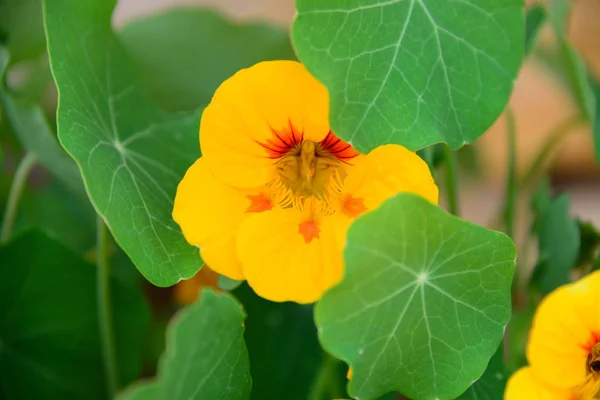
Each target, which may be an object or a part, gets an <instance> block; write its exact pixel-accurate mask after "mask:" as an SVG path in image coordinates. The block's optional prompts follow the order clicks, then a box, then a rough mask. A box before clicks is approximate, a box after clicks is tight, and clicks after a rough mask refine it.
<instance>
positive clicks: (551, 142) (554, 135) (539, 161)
mask: <svg viewBox="0 0 600 400" xmlns="http://www.w3.org/2000/svg"><path fill="white" fill-rule="evenodd" d="M583 121H584V119H583V117H582V116H581V115H580V114H577V115H574V116H571V117H569V118H567V119H566V120H565V121H563V122H562V123H560V124H559V125H558V126H557V127H556V128H554V129H553V130H552V132H551V133H550V135H549V137H548V139H547V140H546V141H545V142H544V143H543V144H542V148H541V150H540V151H539V152H538V154H537V156H536V157H535V158H534V160H533V162H532V163H531V166H530V167H529V168H528V169H527V172H526V173H525V175H524V177H523V179H522V181H521V186H522V187H529V186H532V185H534V184H535V183H536V181H537V179H538V178H539V176H540V175H541V173H542V170H543V167H544V165H545V164H546V161H547V159H548V157H549V155H550V153H552V150H554V149H555V147H556V146H557V145H558V144H559V143H560V142H561V141H562V140H563V139H564V138H565V137H566V136H567V135H568V134H569V133H570V132H571V130H572V129H573V128H574V127H576V126H577V125H579V124H580V123H581V122H583Z"/></svg>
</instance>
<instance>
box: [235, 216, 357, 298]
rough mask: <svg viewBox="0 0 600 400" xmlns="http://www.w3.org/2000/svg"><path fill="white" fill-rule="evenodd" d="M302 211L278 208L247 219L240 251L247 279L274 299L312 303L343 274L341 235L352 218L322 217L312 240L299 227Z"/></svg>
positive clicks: (240, 240)
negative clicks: (308, 239) (307, 238)
mask: <svg viewBox="0 0 600 400" xmlns="http://www.w3.org/2000/svg"><path fill="white" fill-rule="evenodd" d="M304 221H305V220H304V219H303V215H302V213H300V212H298V211H296V210H294V209H283V210H282V209H275V210H272V211H267V212H264V213H260V214H254V215H251V216H249V217H248V218H247V219H245V220H244V222H243V224H242V226H241V228H240V231H239V233H238V237H237V254H238V258H239V259H240V262H241V264H242V267H243V271H244V275H245V277H246V279H247V281H248V284H249V285H250V286H251V287H252V288H253V289H254V291H255V292H256V293H257V294H258V295H259V296H261V297H264V298H266V299H268V300H272V301H294V302H297V303H312V302H315V301H316V300H318V299H319V298H320V297H321V295H322V294H323V293H324V292H325V291H326V290H327V289H329V288H330V287H331V286H333V285H334V284H336V283H337V282H338V281H339V280H340V279H341V278H342V273H343V267H342V248H341V247H340V244H341V243H340V240H341V237H342V234H341V233H340V232H343V231H345V230H347V228H348V226H349V224H350V220H349V219H348V218H344V217H340V216H330V217H325V218H323V220H322V222H319V223H318V224H317V227H318V236H315V237H312V239H311V240H310V241H309V242H308V243H307V240H306V239H305V236H304V235H303V234H302V233H301V232H300V225H301V224H302V223H303V222H304Z"/></svg>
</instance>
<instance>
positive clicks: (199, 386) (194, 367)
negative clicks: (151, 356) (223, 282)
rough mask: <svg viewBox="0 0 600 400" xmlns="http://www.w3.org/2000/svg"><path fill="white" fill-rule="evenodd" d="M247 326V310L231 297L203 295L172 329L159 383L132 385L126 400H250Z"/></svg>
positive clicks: (185, 309)
mask: <svg viewBox="0 0 600 400" xmlns="http://www.w3.org/2000/svg"><path fill="white" fill-rule="evenodd" d="M243 324H244V312H243V310H242V307H241V306H240V305H239V304H238V303H237V302H236V301H235V300H234V299H233V298H232V297H231V296H230V295H228V294H219V295H217V294H215V293H214V292H213V291H212V290H209V289H206V290H203V291H202V293H201V295H200V300H199V301H197V302H196V303H194V304H192V305H191V306H188V307H186V308H184V309H183V310H182V311H180V313H179V314H178V315H176V316H175V318H174V319H173V320H172V321H171V323H170V324H169V327H168V328H167V348H166V352H165V354H164V355H163V356H162V357H161V360H160V362H159V366H158V377H157V378H156V379H155V380H153V381H148V382H144V383H141V384H136V385H133V386H132V387H131V388H130V390H128V391H126V392H125V393H123V394H122V396H121V399H123V400H125V399H127V400H131V399H140V400H141V399H144V400H149V399H157V400H158V399H169V398H172V399H190V400H193V399H197V400H208V399H215V400H216V399H219V400H245V399H249V398H250V387H251V379H250V371H249V365H248V353H247V351H246V347H245V345H244V339H243V332H244V328H243Z"/></svg>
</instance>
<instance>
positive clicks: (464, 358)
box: [316, 194, 515, 400]
mask: <svg viewBox="0 0 600 400" xmlns="http://www.w3.org/2000/svg"><path fill="white" fill-rule="evenodd" d="M344 258H345V263H346V275H345V277H344V279H343V280H342V282H341V283H340V284H339V285H338V286H336V287H334V288H333V289H331V290H330V291H329V292H327V293H326V294H325V295H324V296H323V298H322V300H321V301H320V302H319V303H318V304H317V307H316V321H317V326H318V327H319V330H320V338H321V342H322V344H323V346H324V347H325V349H326V350H328V351H329V352H331V353H332V354H333V355H334V356H336V357H338V358H341V359H342V360H344V361H346V362H347V363H348V364H350V365H351V366H352V368H353V370H354V374H353V378H352V380H351V381H350V386H349V393H350V394H351V395H352V396H354V397H356V398H360V399H362V400H369V399H374V398H376V397H377V396H378V395H381V394H383V393H386V392H389V391H397V392H400V393H403V394H404V395H406V396H408V397H410V398H413V399H417V400H418V399H433V398H439V399H451V398H454V397H456V396H458V395H460V394H461V393H463V392H464V391H465V390H466V389H467V388H468V387H469V385H470V384H471V383H472V382H473V381H475V380H476V379H478V378H479V377H480V376H481V375H482V374H483V372H484V370H485V367H486V365H487V363H488V361H489V359H490V358H491V357H492V354H494V352H495V351H496V349H497V348H498V345H499V343H500V341H501V339H502V336H503V333H504V327H505V326H506V324H507V323H508V321H509V318H510V312H511V307H510V301H511V299H510V287H511V282H512V275H513V272H514V265H515V248H514V246H513V244H512V242H511V240H510V239H509V238H508V237H507V236H505V235H504V234H502V233H499V232H494V231H490V230H487V229H485V228H482V227H479V226H476V225H473V224H471V223H468V222H466V221H463V220H461V219H459V218H457V217H454V216H452V215H450V214H447V213H446V212H444V211H443V210H441V209H440V208H438V207H436V206H434V205H432V204H430V203H428V202H427V201H426V200H424V199H422V198H420V197H418V196H415V195H412V194H400V195H398V196H396V197H394V198H392V199H389V200H387V201H386V202H385V203H384V204H383V205H382V206H381V207H380V208H379V209H377V210H375V211H373V212H370V213H367V214H365V215H364V216H361V217H359V218H358V219H357V221H356V222H355V223H354V224H353V225H352V226H351V227H350V230H349V232H348V239H347V244H346V250H345V255H344Z"/></svg>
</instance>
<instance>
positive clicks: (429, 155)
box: [423, 146, 435, 174]
mask: <svg viewBox="0 0 600 400" xmlns="http://www.w3.org/2000/svg"><path fill="white" fill-rule="evenodd" d="M433 150H434V149H433V146H427V147H425V148H424V149H423V160H425V162H426V163H427V166H428V167H429V171H430V172H431V173H432V174H433V173H434V172H435V167H434V166H433Z"/></svg>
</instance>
